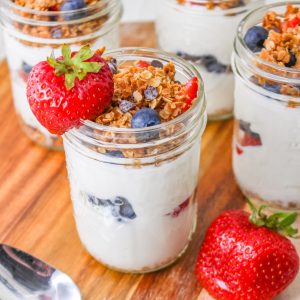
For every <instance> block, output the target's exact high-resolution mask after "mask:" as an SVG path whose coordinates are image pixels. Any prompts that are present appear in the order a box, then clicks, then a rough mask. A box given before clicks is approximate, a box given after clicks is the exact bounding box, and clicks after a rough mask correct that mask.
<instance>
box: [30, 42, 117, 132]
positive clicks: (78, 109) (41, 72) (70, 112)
mask: <svg viewBox="0 0 300 300" xmlns="http://www.w3.org/2000/svg"><path fill="white" fill-rule="evenodd" d="M62 55H63V56H62V57H59V58H58V59H55V57H54V55H53V54H52V55H51V57H49V58H48V59H47V61H42V62H40V63H39V64H37V65H36V66H35V67H33V69H32V71H31V73H30V75H29V78H28V81H27V98H28V101H29V105H30V107H31V110H32V112H33V113H34V115H35V116H36V118H37V119H38V121H39V122H40V123H41V124H42V125H43V126H44V127H46V128H47V129H48V130H49V131H50V132H51V133H53V134H58V135H61V134H63V133H65V132H66V131H67V130H69V129H70V128H73V127H77V126H79V125H80V120H81V119H83V120H86V119H88V120H93V119H95V118H96V117H97V116H98V115H99V114H100V113H102V112H103V110H104V109H105V108H106V107H107V106H108V104H109V103H110V101H111V99H112V96H113V91H114V83H113V75H112V73H111V71H110V68H109V66H108V65H107V63H106V62H105V60H104V59H103V58H102V57H101V56H100V55H98V54H94V53H93V52H92V50H91V49H90V47H89V46H84V47H83V48H81V49H80V50H79V51H78V52H77V53H76V52H75V53H71V49H70V47H69V46H67V45H64V46H63V47H62Z"/></svg>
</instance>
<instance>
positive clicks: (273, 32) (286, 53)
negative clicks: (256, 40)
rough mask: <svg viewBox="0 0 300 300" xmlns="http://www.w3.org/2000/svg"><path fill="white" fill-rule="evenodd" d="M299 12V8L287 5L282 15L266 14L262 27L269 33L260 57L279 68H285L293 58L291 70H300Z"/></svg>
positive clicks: (272, 12)
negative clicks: (293, 62) (294, 59)
mask: <svg viewBox="0 0 300 300" xmlns="http://www.w3.org/2000/svg"><path fill="white" fill-rule="evenodd" d="M299 23H300V11H299V8H297V7H294V6H292V5H291V4H288V5H287V9H286V12H285V13H284V14H278V13H276V12H274V11H271V12H268V13H267V14H266V15H265V16H264V19H263V27H264V28H265V29H267V30H268V31H269V35H268V38H267V39H266V40H265V42H264V47H265V48H264V49H262V51H261V53H260V57H261V58H263V59H264V60H267V61H269V62H272V63H276V64H278V65H280V66H287V64H288V63H289V62H290V60H291V57H292V56H295V58H296V61H295V64H293V65H291V66H289V67H291V68H295V69H299V68H300V27H299V26H298V24H299Z"/></svg>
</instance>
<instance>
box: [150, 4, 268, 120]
mask: <svg viewBox="0 0 300 300" xmlns="http://www.w3.org/2000/svg"><path fill="white" fill-rule="evenodd" d="M220 2H221V3H223V4H224V3H226V1H219V2H218V3H220ZM228 2H229V3H230V1H228ZM231 2H232V1H231ZM260 3H264V1H253V0H252V1H248V3H247V4H246V5H245V6H239V7H233V8H228V9H220V8H219V7H215V8H214V9H208V5H212V4H213V1H211V0H208V1H205V0H204V1H203V0H201V1H199V0H194V1H186V3H185V4H184V5H183V4H180V1H178V0H163V1H161V3H160V10H159V15H158V18H157V21H156V30H157V35H158V44H159V46H160V48H162V49H163V50H164V51H168V52H171V53H176V54H177V55H179V56H181V57H183V58H185V59H187V60H188V61H190V62H192V63H194V65H195V66H197V67H198V68H199V72H200V74H201V75H202V77H203V80H204V87H205V95H206V99H207V112H208V117H209V120H218V119H226V118H229V117H231V116H232V109H233V82H234V77H233V74H232V70H231V67H230V57H231V53H232V45H233V40H234V36H235V33H236V28H237V25H238V23H239V22H240V20H241V19H242V17H243V16H244V15H245V14H246V13H247V12H248V11H249V10H251V9H252V8H254V7H255V6H257V5H259V4H260Z"/></svg>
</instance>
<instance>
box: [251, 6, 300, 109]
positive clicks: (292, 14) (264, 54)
mask: <svg viewBox="0 0 300 300" xmlns="http://www.w3.org/2000/svg"><path fill="white" fill-rule="evenodd" d="M299 25H300V9H299V8H298V7H295V6H293V5H291V4H288V5H287V6H286V11H285V12H284V13H277V12H275V11H269V12H267V13H266V14H265V16H264V17H263V19H262V24H261V27H260V26H256V27H257V28H258V29H259V28H260V29H262V28H263V29H264V30H265V32H266V39H264V40H263V43H262V44H261V49H260V51H258V52H257V53H256V55H257V56H258V57H260V58H262V59H263V60H264V61H267V62H270V63H272V64H274V65H266V64H263V63H257V65H258V66H259V67H260V68H261V69H263V70H264V71H266V72H268V73H272V74H277V75H279V76H282V77H287V76H289V75H291V70H292V69H294V70H298V69H300V26H299ZM253 28H254V27H252V29H253ZM249 30H251V28H250V29H249ZM254 52H256V51H254ZM277 66H280V67H286V68H290V70H289V69H286V70H282V69H278V67H277ZM295 76H296V75H294V74H293V77H295ZM255 77H256V80H255V81H256V82H255V83H256V84H258V85H260V86H262V87H263V88H265V89H267V90H269V91H271V92H275V93H278V94H283V95H288V96H292V97H300V87H299V86H297V85H291V84H287V83H278V82H273V81H271V80H269V79H266V78H264V77H260V76H258V75H256V76H255ZM290 102H291V101H290ZM295 103H296V102H293V104H289V107H296V106H297V104H295ZM298 106H299V103H298Z"/></svg>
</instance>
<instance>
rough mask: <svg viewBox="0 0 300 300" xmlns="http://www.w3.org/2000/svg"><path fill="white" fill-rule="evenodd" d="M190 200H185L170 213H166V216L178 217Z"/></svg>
mask: <svg viewBox="0 0 300 300" xmlns="http://www.w3.org/2000/svg"><path fill="white" fill-rule="evenodd" d="M189 203H190V198H188V199H186V200H185V201H184V202H182V203H181V204H179V205H178V206H177V207H176V208H175V209H174V210H173V211H172V212H171V213H168V214H167V216H172V217H178V216H179V214H180V213H181V212H182V211H183V210H184V209H185V208H187V207H188V206H189Z"/></svg>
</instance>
